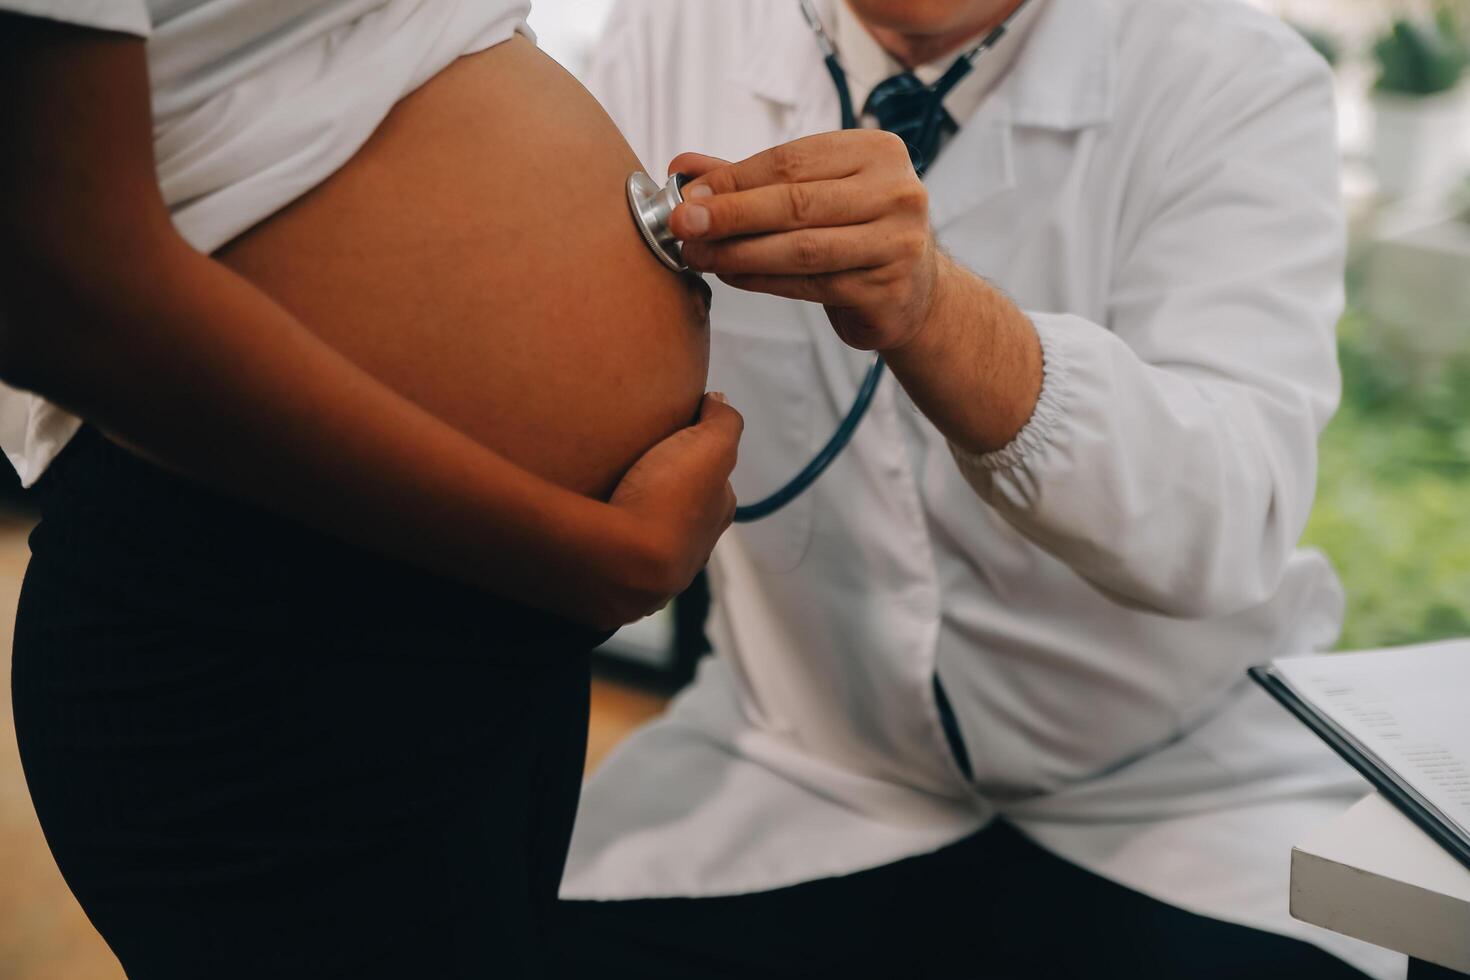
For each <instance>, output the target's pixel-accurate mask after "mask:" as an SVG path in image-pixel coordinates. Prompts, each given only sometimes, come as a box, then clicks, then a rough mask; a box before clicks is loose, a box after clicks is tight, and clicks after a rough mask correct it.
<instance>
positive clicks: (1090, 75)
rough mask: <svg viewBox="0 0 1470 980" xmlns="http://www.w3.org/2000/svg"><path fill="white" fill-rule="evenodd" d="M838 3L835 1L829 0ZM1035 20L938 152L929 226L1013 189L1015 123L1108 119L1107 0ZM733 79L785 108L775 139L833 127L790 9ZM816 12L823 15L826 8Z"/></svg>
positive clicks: (821, 69) (807, 39) (1049, 11)
mask: <svg viewBox="0 0 1470 980" xmlns="http://www.w3.org/2000/svg"><path fill="white" fill-rule="evenodd" d="M832 2H836V3H840V2H842V0H832ZM1040 2H1042V3H1043V4H1044V7H1043V8H1042V10H1041V12H1040V18H1039V19H1038V21H1037V22H1036V24H1035V26H1034V27H1033V29H1032V32H1031V36H1030V37H1028V38H1027V39H1026V48H1025V50H1023V51H1021V53H1020V55H1019V56H1018V58H1017V60H1016V63H1015V64H1014V65H1012V66H1011V69H1010V71H1009V73H1008V74H1007V76H1006V77H1005V78H1004V79H1003V80H1002V81H1001V83H1000V85H999V86H997V88H996V90H995V91H994V92H992V93H991V94H990V96H989V97H987V98H986V100H985V101H984V102H983V103H982V104H981V106H980V109H979V110H978V111H977V112H976V113H975V115H974V116H972V117H971V118H970V119H968V120H965V121H964V122H963V123H962V125H961V126H960V130H959V132H958V133H957V134H956V135H955V136H954V138H953V139H952V140H951V141H950V143H949V144H948V145H947V146H946V147H945V148H944V152H943V153H941V154H940V155H939V159H938V160H937V161H936V163H935V165H934V169H933V171H931V172H930V174H929V176H928V178H927V179H926V181H925V182H926V183H927V184H928V185H929V190H930V201H931V202H932V211H933V213H932V220H933V223H934V227H935V228H936V229H938V228H943V227H944V226H945V225H948V224H950V223H951V222H953V221H954V220H956V219H958V218H960V217H962V216H964V215H965V214H967V213H969V212H971V211H973V210H975V209H976V208H978V207H979V206H981V205H982V204H984V203H985V202H986V201H988V200H990V199H991V198H993V197H994V196H996V195H997V194H1001V193H1003V192H1006V191H1008V190H1010V189H1011V188H1012V187H1013V186H1014V184H1015V172H1014V163H1013V159H1012V132H1013V128H1014V127H1017V126H1025V127H1034V128H1041V129H1056V130H1073V129H1083V128H1087V127H1091V126H1100V125H1105V124H1106V123H1107V122H1109V121H1110V120H1111V119H1112V116H1113V106H1114V87H1115V83H1114V76H1115V66H1114V59H1113V36H1112V26H1113V25H1112V23H1111V18H1110V16H1109V11H1108V8H1107V4H1106V0H1040ZM782 8H783V10H784V11H785V12H784V13H782V14H779V15H778V16H779V17H780V22H779V23H778V24H777V25H774V27H775V29H774V30H772V31H771V32H770V34H769V35H768V37H767V38H763V40H768V43H763V44H759V45H756V47H755V50H753V51H752V52H751V54H750V57H749V58H747V59H746V60H745V62H744V63H743V64H742V65H741V66H740V67H739V68H737V69H736V71H735V72H734V75H733V76H732V78H731V81H732V82H733V83H734V84H736V85H739V86H742V87H743V88H745V89H746V90H747V91H750V92H752V93H753V94H755V95H756V96H757V97H759V98H762V99H765V100H767V101H769V102H772V103H774V104H776V105H778V106H780V107H782V108H784V109H786V110H787V111H786V113H785V120H784V132H783V138H785V139H791V138H794V137H795V136H797V135H799V134H800V133H802V132H817V131H820V130H821V129H823V128H828V129H830V128H832V126H831V123H825V122H824V120H826V119H828V118H829V117H830V118H831V120H832V122H835V121H836V115H837V99H836V96H835V94H834V91H833V86H832V82H831V79H830V78H829V77H828V75H827V69H826V66H825V65H823V63H822V58H821V54H820V53H819V52H818V50H817V45H816V41H815V39H814V38H813V37H812V34H811V31H810V30H809V29H808V28H807V25H806V23H805V21H803V20H802V18H801V14H800V10H799V7H798V5H797V4H796V3H795V2H794V0H793V2H791V3H789V4H783V5H782ZM823 13H824V14H825V13H827V11H826V10H825V9H824V10H823Z"/></svg>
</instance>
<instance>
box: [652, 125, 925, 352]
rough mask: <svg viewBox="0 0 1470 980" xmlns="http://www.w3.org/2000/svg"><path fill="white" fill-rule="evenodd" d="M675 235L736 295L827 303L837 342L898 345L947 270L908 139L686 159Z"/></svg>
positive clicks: (913, 330)
mask: <svg viewBox="0 0 1470 980" xmlns="http://www.w3.org/2000/svg"><path fill="white" fill-rule="evenodd" d="M669 172H670V173H675V172H682V173H685V174H688V175H689V176H691V177H693V178H696V179H695V180H692V181H691V182H690V183H689V184H687V185H686V186H685V187H684V190H683V194H684V200H685V203H684V204H682V205H680V206H679V207H678V208H677V209H675V211H674V213H673V217H672V219H671V229H672V231H673V233H674V235H675V237H677V238H678V239H680V240H681V241H682V242H683V243H684V260H685V261H686V262H687V263H688V264H689V266H690V268H692V269H694V270H696V271H698V272H710V273H714V274H715V275H717V276H718V277H719V278H720V279H721V280H722V281H724V282H726V283H728V284H730V285H731V286H735V287H737V288H739V289H746V290H751V291H754V292H761V293H770V294H772V295H775V296H785V297H789V298H792V299H802V300H809V301H811V302H813V303H821V304H822V305H823V306H824V307H826V309H827V316H828V318H829V319H830V320H831V321H832V326H833V328H834V329H835V330H836V331H837V334H838V336H839V337H841V338H842V340H843V341H845V342H846V343H847V344H849V345H851V346H853V347H856V348H859V349H863V350H880V351H884V350H890V349H893V348H897V347H902V346H904V345H905V344H907V343H908V342H909V341H911V340H912V339H914V337H915V335H916V334H917V333H918V332H919V331H920V330H921V329H922V328H923V327H924V325H925V324H926V323H927V322H928V321H929V319H930V313H931V311H932V309H933V308H934V306H935V303H936V301H937V298H938V296H939V293H940V291H941V285H942V278H943V277H942V275H941V271H942V269H943V267H944V266H945V265H946V264H947V263H948V260H947V259H946V258H945V257H944V255H943V253H942V252H941V251H940V249H939V247H938V245H937V243H936V242H935V240H934V234H933V232H932V231H931V229H930V226H929V197H928V193H927V192H926V191H925V189H924V185H923V184H922V183H920V181H919V178H918V176H917V175H916V174H915V173H914V168H913V165H912V164H911V163H910V162H909V155H908V150H907V148H906V147H905V146H904V143H903V141H902V140H901V139H899V138H898V137H897V136H894V135H893V134H892V133H885V132H882V131H878V130H863V129H852V130H843V131H840V132H834V133H823V134H820V135H817V136H808V137H806V138H804V139H799V140H795V141H794V142H791V143H786V144H784V145H782V146H778V147H775V148H773V149H770V150H766V151H764V152H763V153H758V154H756V155H755V156H753V157H750V158H748V159H746V160H742V161H740V162H739V163H728V162H726V161H724V160H720V159H718V158H716V157H709V156H704V155H702V154H698V153H685V154H682V155H681V156H678V157H676V158H675V159H674V160H673V162H672V163H670V164H669Z"/></svg>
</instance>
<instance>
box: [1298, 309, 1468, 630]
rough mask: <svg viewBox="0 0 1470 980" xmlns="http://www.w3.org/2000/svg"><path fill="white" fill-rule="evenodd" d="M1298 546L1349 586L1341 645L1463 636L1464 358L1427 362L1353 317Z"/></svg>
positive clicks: (1345, 327) (1343, 339)
mask: <svg viewBox="0 0 1470 980" xmlns="http://www.w3.org/2000/svg"><path fill="white" fill-rule="evenodd" d="M1338 349H1339V352H1340V355H1341V359H1342V370H1343V403H1342V408H1341V409H1340V410H1339V412H1338V415H1337V417H1336V418H1335V419H1334V420H1333V422H1332V424H1331V425H1330V426H1329V427H1328V429H1327V432H1326V434H1325V435H1324V437H1323V439H1322V459H1321V470H1320V478H1319V481H1318V487H1317V503H1316V507H1315V509H1314V511H1313V513H1312V519H1311V521H1310V523H1309V524H1308V526H1307V533H1306V538H1305V542H1306V543H1307V544H1309V545H1313V546H1315V547H1318V548H1321V549H1322V550H1323V551H1325V552H1327V554H1328V555H1330V556H1331V558H1332V561H1333V564H1334V565H1336V566H1337V570H1338V573H1339V574H1340V575H1341V576H1342V580H1343V586H1344V587H1345V588H1346V590H1347V597H1348V612H1347V622H1346V625H1345V627H1344V630H1343V636H1342V641H1341V643H1340V644H1339V645H1340V646H1341V647H1342V648H1344V649H1361V648H1363V647H1374V646H1385V645H1390V644H1397V643H1413V642H1419V641H1424V640H1433V639H1441V638H1444V637H1450V636H1465V635H1470V356H1465V357H1463V358H1460V359H1458V360H1456V361H1450V362H1446V363H1440V364H1436V365H1433V366H1432V367H1427V366H1426V365H1424V364H1422V363H1415V362H1414V361H1413V359H1411V358H1406V357H1404V356H1402V355H1401V354H1398V353H1397V352H1396V351H1395V350H1394V349H1393V347H1392V346H1391V345H1390V344H1388V343H1386V342H1385V341H1384V339H1383V338H1382V337H1381V336H1380V335H1379V333H1378V332H1377V331H1376V330H1375V327H1374V324H1373V323H1372V322H1371V321H1369V320H1368V319H1367V318H1366V317H1363V316H1362V315H1360V314H1356V313H1351V312H1350V313H1349V314H1348V315H1347V316H1346V317H1345V318H1344V319H1343V322H1342V325H1341V327H1340V328H1339V337H1338Z"/></svg>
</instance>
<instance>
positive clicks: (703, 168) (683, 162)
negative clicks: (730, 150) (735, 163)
mask: <svg viewBox="0 0 1470 980" xmlns="http://www.w3.org/2000/svg"><path fill="white" fill-rule="evenodd" d="M729 165H730V161H729V160H726V159H724V158H722V157H712V156H710V155H709V154H708V153H680V154H679V155H678V156H676V157H674V159H673V160H670V161H669V176H670V177H672V176H674V174H684V175H685V176H687V177H702V176H704V175H705V174H707V173H709V172H710V171H711V170H718V169H719V168H721V167H728V166H729Z"/></svg>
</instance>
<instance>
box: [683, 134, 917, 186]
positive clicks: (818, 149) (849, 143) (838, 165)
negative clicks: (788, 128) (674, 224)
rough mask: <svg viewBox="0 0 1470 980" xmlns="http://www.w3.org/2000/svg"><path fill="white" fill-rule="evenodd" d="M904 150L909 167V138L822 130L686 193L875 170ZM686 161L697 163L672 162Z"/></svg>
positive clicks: (703, 179) (713, 175)
mask: <svg viewBox="0 0 1470 980" xmlns="http://www.w3.org/2000/svg"><path fill="white" fill-rule="evenodd" d="M900 151H901V152H902V154H903V157H902V160H903V163H904V164H906V165H908V150H907V148H906V147H905V146H904V143H903V140H901V139H899V138H898V137H897V136H894V135H893V134H892V133H885V132H883V131H881V130H873V129H845V130H839V131H838V132H835V133H818V134H817V135H815V136H804V137H802V138H801V139H798V140H792V141H791V142H790V143H782V144H781V145H780V146H773V147H771V148H770V149H769V150H762V151H761V152H760V153H757V154H755V155H754V156H751V157H746V158H745V159H744V160H741V161H739V162H737V163H731V164H726V165H725V166H723V167H717V168H715V169H713V170H709V171H707V172H703V173H701V174H700V175H699V176H698V177H697V178H696V179H695V180H693V181H691V182H690V183H689V184H688V186H686V187H685V189H684V196H685V198H688V197H689V196H690V195H689V190H690V188H694V187H700V186H705V187H708V188H709V189H710V190H712V191H714V192H715V193H716V194H728V193H730V192H731V191H747V190H750V189H752V188H755V187H766V186H768V185H770V184H797V183H803V182H805V181H810V180H837V179H841V178H843V177H851V176H852V175H853V174H855V173H858V172H860V171H863V170H869V169H872V168H873V167H874V166H875V165H880V164H882V163H884V162H885V161H887V160H889V158H892V159H894V160H897V159H898V157H897V156H896V154H897V153H898V152H900ZM686 156H689V157H693V156H694V155H693V154H686ZM682 162H690V163H694V162H696V161H693V160H691V161H684V158H683V157H676V158H675V159H674V162H673V163H672V164H670V166H675V165H676V164H682ZM908 169H909V171H910V172H912V171H913V167H912V165H908ZM688 172H689V171H685V173H688Z"/></svg>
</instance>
